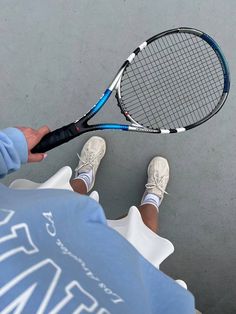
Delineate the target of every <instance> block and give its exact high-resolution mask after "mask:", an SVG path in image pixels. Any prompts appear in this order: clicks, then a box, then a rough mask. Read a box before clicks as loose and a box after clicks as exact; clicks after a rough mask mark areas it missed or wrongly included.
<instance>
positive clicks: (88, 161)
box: [75, 152, 101, 173]
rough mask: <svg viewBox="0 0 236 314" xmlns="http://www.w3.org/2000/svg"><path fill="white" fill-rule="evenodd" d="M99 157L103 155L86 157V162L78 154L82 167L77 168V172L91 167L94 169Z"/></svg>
mask: <svg viewBox="0 0 236 314" xmlns="http://www.w3.org/2000/svg"><path fill="white" fill-rule="evenodd" d="M99 155H101V153H100V152H99V153H97V154H94V153H90V154H89V155H87V156H86V160H83V159H82V158H81V157H80V155H79V154H78V153H77V156H78V158H79V160H80V161H81V165H80V166H79V165H78V167H76V168H75V171H76V172H77V173H78V172H79V171H80V169H82V168H83V167H84V166H91V168H93V166H94V161H95V160H96V159H97V158H98V157H99Z"/></svg>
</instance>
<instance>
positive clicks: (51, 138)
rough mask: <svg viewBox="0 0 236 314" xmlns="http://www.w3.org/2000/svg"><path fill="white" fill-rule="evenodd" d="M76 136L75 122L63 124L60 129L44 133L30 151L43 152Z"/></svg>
mask: <svg viewBox="0 0 236 314" xmlns="http://www.w3.org/2000/svg"><path fill="white" fill-rule="evenodd" d="M76 136H78V130H77V128H76V125H75V123H71V124H68V125H66V126H63V127H62V128H60V129H57V130H55V131H52V132H50V133H48V134H46V135H45V136H44V137H43V138H42V139H41V141H40V142H39V143H38V144H37V145H36V146H35V147H34V148H33V149H32V150H31V152H32V153H45V152H47V151H49V150H50V149H53V148H55V147H57V146H59V145H62V144H64V143H66V142H68V141H70V140H72V139H73V138H74V137H76Z"/></svg>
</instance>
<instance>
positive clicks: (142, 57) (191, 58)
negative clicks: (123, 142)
mask: <svg viewBox="0 0 236 314" xmlns="http://www.w3.org/2000/svg"><path fill="white" fill-rule="evenodd" d="M121 72H122V75H120V79H119V81H118V83H117V85H116V90H117V93H116V98H117V100H118V104H119V106H120V109H121V112H122V113H123V114H124V115H125V117H126V119H127V120H129V121H131V122H132V124H133V125H134V126H135V125H136V126H137V127H139V128H140V127H141V129H142V128H144V129H145V130H149V131H150V132H155V133H156V132H158V133H176V132H183V131H185V130H188V129H191V128H194V127H196V126H198V125H200V124H202V123H204V122H205V121H207V120H208V119H210V118H211V117H212V116H214V115H215V114H216V113H217V112H218V111H219V110H220V109H221V108H222V106H223V104H224V103H225V101H226V98H227V96H228V93H229V89H230V75H229V68H228V65H227V62H226V59H225V57H224V55H223V53H222V51H221V49H220V47H219V46H218V44H217V43H216V42H215V41H214V40H213V39H212V38H211V37H210V36H209V35H207V34H205V33H203V32H201V31H199V30H196V29H193V28H188V27H181V28H176V29H171V30H168V31H165V32H162V33H160V34H158V35H155V36H153V37H151V38H149V39H148V40H147V41H145V42H144V43H142V44H141V45H140V46H139V47H138V48H137V49H135V50H134V51H133V53H132V54H131V55H130V56H129V58H128V59H127V60H126V61H125V63H124V64H123V66H122V68H121ZM121 72H119V73H121Z"/></svg>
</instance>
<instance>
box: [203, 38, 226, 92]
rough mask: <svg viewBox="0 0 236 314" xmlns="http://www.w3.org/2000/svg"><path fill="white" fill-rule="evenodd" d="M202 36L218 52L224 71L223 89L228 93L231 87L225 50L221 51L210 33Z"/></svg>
mask: <svg viewBox="0 0 236 314" xmlns="http://www.w3.org/2000/svg"><path fill="white" fill-rule="evenodd" d="M201 38H202V39H204V40H205V41H206V42H207V43H208V44H209V45H210V46H211V47H212V48H213V49H214V50H215V52H216V53H217V55H218V57H219V59H220V61H221V64H222V66H223V72H224V90H223V91H224V93H228V92H229V88H230V78H229V67H228V63H227V61H226V59H225V56H224V55H223V52H222V51H221V49H220V47H219V46H218V44H217V43H216V42H215V41H214V39H212V38H211V37H210V36H209V35H207V34H203V35H202V36H201Z"/></svg>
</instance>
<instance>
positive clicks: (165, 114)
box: [32, 27, 230, 153]
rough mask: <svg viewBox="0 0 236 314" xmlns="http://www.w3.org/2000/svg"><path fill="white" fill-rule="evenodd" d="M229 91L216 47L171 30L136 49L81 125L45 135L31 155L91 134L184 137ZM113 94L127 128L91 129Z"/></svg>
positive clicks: (204, 38)
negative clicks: (119, 133)
mask: <svg viewBox="0 0 236 314" xmlns="http://www.w3.org/2000/svg"><path fill="white" fill-rule="evenodd" d="M229 88H230V78H229V69H228V66H227V62H226V60H225V57H224V55H223V53H222V51H221V49H220V48H219V46H218V44H217V43H216V42H215V41H214V40H213V39H212V38H211V37H210V36H208V35H207V34H205V33H203V32H201V31H199V30H196V29H193V28H187V27H180V28H175V29H171V30H168V31H165V32H162V33H160V34H158V35H155V36H153V37H151V38H149V39H148V40H147V41H145V42H143V43H142V44H141V45H140V46H139V47H138V48H137V49H135V50H134V51H133V53H132V54H131V55H130V56H129V57H128V59H127V60H126V61H125V62H124V63H123V65H122V66H121V68H120V69H119V71H118V73H117V74H116V76H115V78H114V79H113V81H112V83H111V84H110V85H109V87H108V88H107V89H106V90H105V92H104V94H103V95H102V97H101V98H100V100H99V101H98V102H97V103H96V104H95V105H94V106H93V107H92V108H91V109H90V111H88V113H86V114H85V115H84V116H83V117H82V118H81V119H79V120H76V121H75V122H73V123H71V124H69V125H66V126H63V127H62V128H59V129H57V130H55V131H53V132H50V133H48V134H47V135H46V136H44V137H43V139H42V140H41V142H40V143H39V144H38V145H37V146H35V147H34V148H33V150H32V152H33V153H39V152H46V151H48V150H50V149H53V148H54V147H57V146H59V145H61V144H63V143H65V142H68V141H70V140H72V139H73V138H75V137H76V136H79V135H81V134H83V133H85V132H90V131H96V130H107V129H112V130H123V131H135V132H147V133H157V134H166V133H179V132H183V131H186V130H189V129H192V128H194V127H196V126H198V125H200V124H202V123H204V122H205V121H207V120H208V119H210V118H211V117H212V116H213V115H214V114H216V113H217V112H218V111H219V110H220V108H221V107H222V106H223V104H224V102H225V100H226V98H227V96H228V93H229ZM113 91H115V92H116V99H117V103H118V106H119V107H120V109H121V113H122V114H123V115H124V116H125V118H126V120H128V121H129V122H130V124H129V125H126V124H114V123H104V124H94V125H90V124H89V123H88V122H89V120H90V119H91V118H92V117H93V116H94V115H95V114H96V113H97V112H98V111H99V110H100V109H101V108H102V106H103V105H104V104H105V103H106V102H107V100H108V99H109V97H110V96H111V94H112V92H113Z"/></svg>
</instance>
